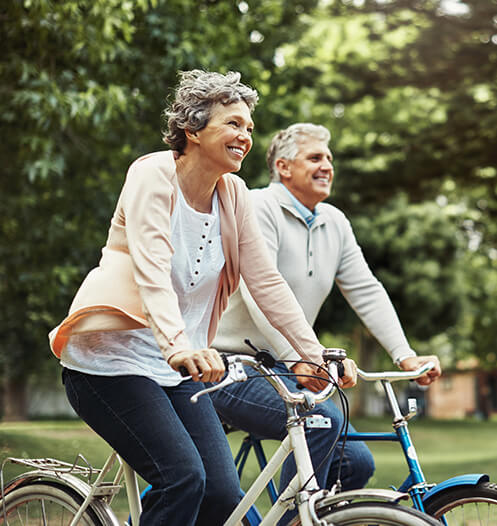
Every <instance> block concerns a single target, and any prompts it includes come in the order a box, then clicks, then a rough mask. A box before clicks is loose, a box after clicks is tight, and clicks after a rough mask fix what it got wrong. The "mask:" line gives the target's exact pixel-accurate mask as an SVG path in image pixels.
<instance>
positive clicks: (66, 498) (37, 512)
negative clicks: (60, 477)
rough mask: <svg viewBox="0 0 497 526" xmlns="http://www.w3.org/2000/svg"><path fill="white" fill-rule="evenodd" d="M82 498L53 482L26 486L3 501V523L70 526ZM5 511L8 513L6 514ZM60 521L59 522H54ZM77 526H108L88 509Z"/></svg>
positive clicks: (0, 515)
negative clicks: (67, 525) (62, 525)
mask: <svg viewBox="0 0 497 526" xmlns="http://www.w3.org/2000/svg"><path fill="white" fill-rule="evenodd" d="M82 502H83V499H82V498H81V496H80V495H78V494H77V493H76V492H75V491H74V490H72V489H71V488H68V487H66V486H64V485H62V484H57V483H53V482H50V481H44V482H35V483H32V484H26V485H25V486H21V487H19V488H16V489H14V490H12V491H11V492H9V493H7V495H5V508H4V507H3V505H4V503H3V502H1V501H0V524H1V525H4V526H21V525H22V526H24V525H26V524H29V525H30V526H35V525H37V524H43V525H46V526H50V525H55V524H57V525H60V524H70V523H71V520H72V518H73V517H74V515H75V514H76V512H77V510H78V509H79V507H80V506H81V503H82ZM4 509H5V514H4ZM55 521H57V522H55ZM78 526H106V525H105V524H104V523H103V522H102V521H101V520H100V519H99V518H98V517H97V515H96V513H95V512H94V511H93V510H92V509H91V507H88V508H87V509H86V510H85V512H84V514H83V516H82V517H81V519H80V520H79V521H78Z"/></svg>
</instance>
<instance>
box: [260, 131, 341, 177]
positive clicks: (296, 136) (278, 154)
mask: <svg viewBox="0 0 497 526" xmlns="http://www.w3.org/2000/svg"><path fill="white" fill-rule="evenodd" d="M305 137H312V138H314V139H318V140H320V141H323V142H325V143H326V144H328V143H329V142H330V138H331V135H330V132H329V131H328V130H327V129H326V128H325V127H324V126H321V125H320V124H312V123H310V122H298V123H296V124H292V125H291V126H288V128H286V129H284V130H280V131H279V132H278V133H277V134H276V135H275V136H274V137H273V140H272V141H271V144H270V145H269V148H268V150H267V153H266V162H267V165H268V168H269V173H270V174H271V181H279V180H280V173H279V172H278V169H277V168H276V160H277V159H288V160H289V161H293V160H294V159H295V157H296V156H297V154H298V153H299V146H300V143H301V142H302V141H303V140H304V139H305Z"/></svg>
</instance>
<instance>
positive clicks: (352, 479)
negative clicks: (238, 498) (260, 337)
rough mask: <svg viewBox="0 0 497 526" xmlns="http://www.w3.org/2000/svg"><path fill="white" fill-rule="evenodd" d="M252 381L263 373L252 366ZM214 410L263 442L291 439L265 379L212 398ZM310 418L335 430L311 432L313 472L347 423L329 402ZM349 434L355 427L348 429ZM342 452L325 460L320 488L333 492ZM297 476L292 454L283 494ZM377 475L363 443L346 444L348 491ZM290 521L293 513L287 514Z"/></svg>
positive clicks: (279, 367) (293, 385)
mask: <svg viewBox="0 0 497 526" xmlns="http://www.w3.org/2000/svg"><path fill="white" fill-rule="evenodd" d="M273 370H274V371H275V372H281V373H287V374H288V372H289V371H288V369H287V368H286V366H285V365H284V364H280V363H279V364H276V366H275V367H273ZM246 372H247V374H248V375H249V376H253V375H257V374H258V373H257V372H256V371H254V370H253V369H252V368H250V367H247V368H246ZM281 380H282V381H283V382H284V383H285V384H286V385H287V387H288V388H289V389H290V391H294V392H295V391H297V380H296V379H295V377H293V376H292V377H288V376H283V377H281ZM210 396H211V398H212V401H213V402H214V407H215V408H216V410H217V412H218V413H219V415H220V416H221V418H222V419H223V420H224V421H225V422H226V423H227V424H229V425H231V426H233V427H235V428H237V429H242V430H244V431H247V432H250V433H252V434H253V435H254V436H256V437H258V438H261V439H274V440H283V438H285V436H286V435H287V430H286V420H287V413H286V409H285V404H284V402H283V400H282V399H281V398H280V396H279V395H278V393H277V392H276V391H275V390H274V388H273V387H272V386H271V385H270V384H269V382H268V381H267V380H265V379H264V378H253V379H249V380H247V381H246V382H243V383H235V384H232V385H230V386H228V387H225V388H224V389H221V390H219V391H215V392H213V393H211V395H210ZM311 414H319V415H322V416H325V417H328V418H330V419H331V423H332V427H331V429H316V428H313V429H306V431H305V433H306V438H307V444H308V446H309V451H310V454H311V458H312V462H313V465H314V468H317V467H318V466H319V465H320V463H321V462H322V461H323V459H324V458H325V457H326V454H327V453H328V451H329V449H330V447H331V444H332V443H333V441H334V440H335V438H336V437H337V434H338V433H339V431H340V428H341V426H342V423H343V415H342V412H341V411H340V410H339V409H338V407H337V406H336V405H335V403H334V402H333V401H332V400H331V399H329V400H327V401H326V402H324V403H321V404H317V405H316V407H315V408H314V409H313V410H312V411H311ZM349 430H350V431H353V430H354V428H353V427H352V426H350V425H349ZM340 449H341V443H339V445H338V447H337V449H336V450H335V452H334V454H333V455H331V456H330V457H329V458H328V459H326V460H324V463H323V465H322V466H321V468H320V469H319V471H318V472H317V473H316V478H317V481H318V484H319V486H320V487H321V488H331V486H332V485H333V484H334V483H335V482H336V479H337V474H338V460H339V456H340V455H339V453H340ZM295 472H296V467H295V462H294V460H293V455H290V457H288V458H287V460H286V461H285V463H284V464H283V466H282V470H281V477H280V491H281V490H283V489H284V488H286V486H287V485H288V483H289V482H290V481H291V480H292V478H293V477H294V475H295ZM373 472H374V460H373V456H372V454H371V452H370V451H369V449H368V447H367V446H366V445H365V444H364V442H347V443H346V445H345V451H344V456H343V462H342V468H341V475H340V479H341V482H342V488H343V489H344V490H349V489H357V488H362V487H363V486H365V485H366V483H367V481H368V480H369V478H370V477H371V475H372V474H373ZM284 519H285V521H288V520H289V514H285V518H284Z"/></svg>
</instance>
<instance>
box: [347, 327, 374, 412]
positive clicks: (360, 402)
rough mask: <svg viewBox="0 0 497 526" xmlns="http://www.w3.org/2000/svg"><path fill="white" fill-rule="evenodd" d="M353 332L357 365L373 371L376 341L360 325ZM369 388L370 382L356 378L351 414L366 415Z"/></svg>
mask: <svg viewBox="0 0 497 526" xmlns="http://www.w3.org/2000/svg"><path fill="white" fill-rule="evenodd" d="M354 333H355V334H354V339H355V340H356V342H357V348H358V350H359V352H358V358H357V366H358V367H360V368H361V369H363V370H364V371H374V369H375V364H376V361H377V360H376V359H377V356H378V343H377V342H376V340H375V339H374V338H373V337H372V336H371V334H370V333H369V331H368V330H367V329H366V328H365V327H364V326H362V325H360V326H358V327H357V329H356V330H355V331H354ZM371 389H373V384H372V383H368V382H363V381H361V380H360V379H358V381H357V386H356V387H354V403H353V405H352V408H351V414H352V415H353V416H366V408H367V405H368V404H367V400H368V396H369V393H370V390H371Z"/></svg>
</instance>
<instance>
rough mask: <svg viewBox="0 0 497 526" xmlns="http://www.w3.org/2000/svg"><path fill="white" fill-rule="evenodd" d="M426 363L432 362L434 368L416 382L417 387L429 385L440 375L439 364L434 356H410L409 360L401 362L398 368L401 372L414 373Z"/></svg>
mask: <svg viewBox="0 0 497 526" xmlns="http://www.w3.org/2000/svg"><path fill="white" fill-rule="evenodd" d="M427 362H433V363H434V364H435V367H433V369H431V370H430V371H428V372H427V373H426V374H424V375H423V376H421V377H420V378H418V379H417V380H416V382H417V383H418V384H419V385H430V384H431V383H432V382H434V381H435V380H436V379H437V378H438V377H439V376H440V375H441V374H442V369H441V367H440V362H439V360H438V358H437V357H436V356H410V357H409V358H406V359H405V360H402V361H401V362H400V364H399V366H400V368H401V369H402V370H403V371H414V370H415V369H417V368H418V367H421V366H422V365H423V364H425V363H427Z"/></svg>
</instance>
